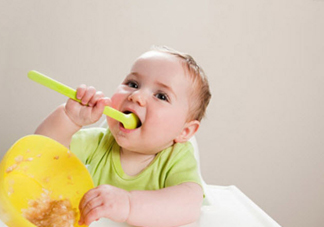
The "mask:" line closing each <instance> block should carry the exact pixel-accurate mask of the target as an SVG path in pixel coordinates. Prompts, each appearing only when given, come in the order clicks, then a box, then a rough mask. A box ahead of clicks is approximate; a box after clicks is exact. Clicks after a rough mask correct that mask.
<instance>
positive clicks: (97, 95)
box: [88, 91, 104, 106]
mask: <svg viewBox="0 0 324 227" xmlns="http://www.w3.org/2000/svg"><path fill="white" fill-rule="evenodd" d="M103 97H104V94H103V93H102V92H101V91H97V92H96V93H95V95H94V96H92V98H91V99H90V101H89V103H88V105H89V106H95V105H96V103H97V101H98V100H99V99H101V98H103Z"/></svg>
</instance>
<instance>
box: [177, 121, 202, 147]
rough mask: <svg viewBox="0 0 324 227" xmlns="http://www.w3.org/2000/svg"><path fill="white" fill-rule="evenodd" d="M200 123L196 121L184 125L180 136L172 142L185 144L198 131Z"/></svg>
mask: <svg viewBox="0 0 324 227" xmlns="http://www.w3.org/2000/svg"><path fill="white" fill-rule="evenodd" d="M199 126H200V122H199V121H197V120H193V121H189V122H187V123H186V124H185V126H184V127H183V129H182V132H181V133H180V135H179V136H178V137H177V138H175V140H174V142H176V143H184V142H187V141H188V140H189V139H190V138H191V137H192V136H193V135H194V134H195V133H196V132H197V130H198V128H199Z"/></svg>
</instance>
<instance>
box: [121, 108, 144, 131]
mask: <svg viewBox="0 0 324 227" xmlns="http://www.w3.org/2000/svg"><path fill="white" fill-rule="evenodd" d="M123 113H124V114H131V113H132V114H134V115H136V114H135V113H133V112H131V111H124V112H123ZM136 117H137V119H138V122H137V125H136V128H139V127H141V126H142V122H141V119H140V118H139V117H138V116H137V115H136ZM136 128H135V129H136Z"/></svg>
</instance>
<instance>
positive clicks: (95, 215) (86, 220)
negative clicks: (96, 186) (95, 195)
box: [79, 206, 105, 225]
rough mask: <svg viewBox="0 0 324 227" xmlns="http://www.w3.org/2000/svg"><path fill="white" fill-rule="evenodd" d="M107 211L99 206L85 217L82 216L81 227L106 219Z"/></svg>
mask: <svg viewBox="0 0 324 227" xmlns="http://www.w3.org/2000/svg"><path fill="white" fill-rule="evenodd" d="M104 214H105V210H104V207H103V206H97V207H95V208H93V209H92V210H90V211H89V212H88V213H86V214H85V215H81V219H80V221H79V225H82V224H85V225H90V224H91V223H92V222H93V221H98V220H99V219H100V218H102V217H104Z"/></svg>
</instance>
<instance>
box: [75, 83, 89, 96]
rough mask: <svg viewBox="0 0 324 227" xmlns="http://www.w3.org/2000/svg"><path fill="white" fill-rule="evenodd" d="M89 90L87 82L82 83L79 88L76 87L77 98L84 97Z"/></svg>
mask: <svg viewBox="0 0 324 227" xmlns="http://www.w3.org/2000/svg"><path fill="white" fill-rule="evenodd" d="M86 90H87V86H86V85H85V84H81V85H80V86H79V87H78V88H77V89H76V92H77V96H76V97H77V99H80V100H81V99H82V97H83V96H84V94H85V92H86Z"/></svg>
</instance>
